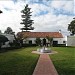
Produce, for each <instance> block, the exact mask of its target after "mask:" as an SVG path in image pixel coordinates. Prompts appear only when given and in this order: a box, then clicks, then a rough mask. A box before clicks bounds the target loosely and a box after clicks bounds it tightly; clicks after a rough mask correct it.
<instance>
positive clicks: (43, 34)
mask: <svg viewBox="0 0 75 75" xmlns="http://www.w3.org/2000/svg"><path fill="white" fill-rule="evenodd" d="M20 35H23V37H29V38H37V37H40V38H46V37H47V36H49V37H53V38H63V36H62V34H61V33H59V32H19V33H18V34H17V36H20Z"/></svg>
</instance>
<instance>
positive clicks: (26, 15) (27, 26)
mask: <svg viewBox="0 0 75 75" xmlns="http://www.w3.org/2000/svg"><path fill="white" fill-rule="evenodd" d="M30 9H31V8H29V7H28V4H26V6H25V8H24V9H23V10H22V11H21V13H23V14H22V15H21V17H22V22H21V23H20V24H23V25H24V27H23V28H21V30H22V31H23V30H26V31H27V30H33V29H34V27H32V24H33V20H31V19H30V17H31V16H32V15H31V13H32V12H30Z"/></svg>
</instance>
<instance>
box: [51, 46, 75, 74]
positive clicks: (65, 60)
mask: <svg viewBox="0 0 75 75" xmlns="http://www.w3.org/2000/svg"><path fill="white" fill-rule="evenodd" d="M52 49H53V50H55V51H57V52H58V53H57V54H54V55H50V57H51V59H52V61H53V63H54V66H55V68H56V69H57V71H58V73H59V75H75V47H53V48H52Z"/></svg>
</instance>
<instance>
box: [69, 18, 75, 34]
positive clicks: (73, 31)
mask: <svg viewBox="0 0 75 75" xmlns="http://www.w3.org/2000/svg"><path fill="white" fill-rule="evenodd" d="M68 30H69V31H70V32H71V35H74V34H75V18H73V21H71V23H70V24H68Z"/></svg>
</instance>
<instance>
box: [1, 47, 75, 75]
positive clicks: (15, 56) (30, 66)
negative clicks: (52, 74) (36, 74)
mask: <svg viewBox="0 0 75 75" xmlns="http://www.w3.org/2000/svg"><path fill="white" fill-rule="evenodd" d="M37 48H38V47H26V48H21V49H16V50H10V51H8V52H4V53H0V75H32V73H33V71H34V69H35V66H36V64H37V61H38V58H39V55H37V54H32V53H31V52H32V51H33V50H37ZM51 49H52V50H54V51H57V52H58V53H56V54H53V55H50V58H51V60H52V61H53V64H54V66H55V68H56V70H57V72H58V73H59V75H75V64H74V63H75V47H52V48H51Z"/></svg>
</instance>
